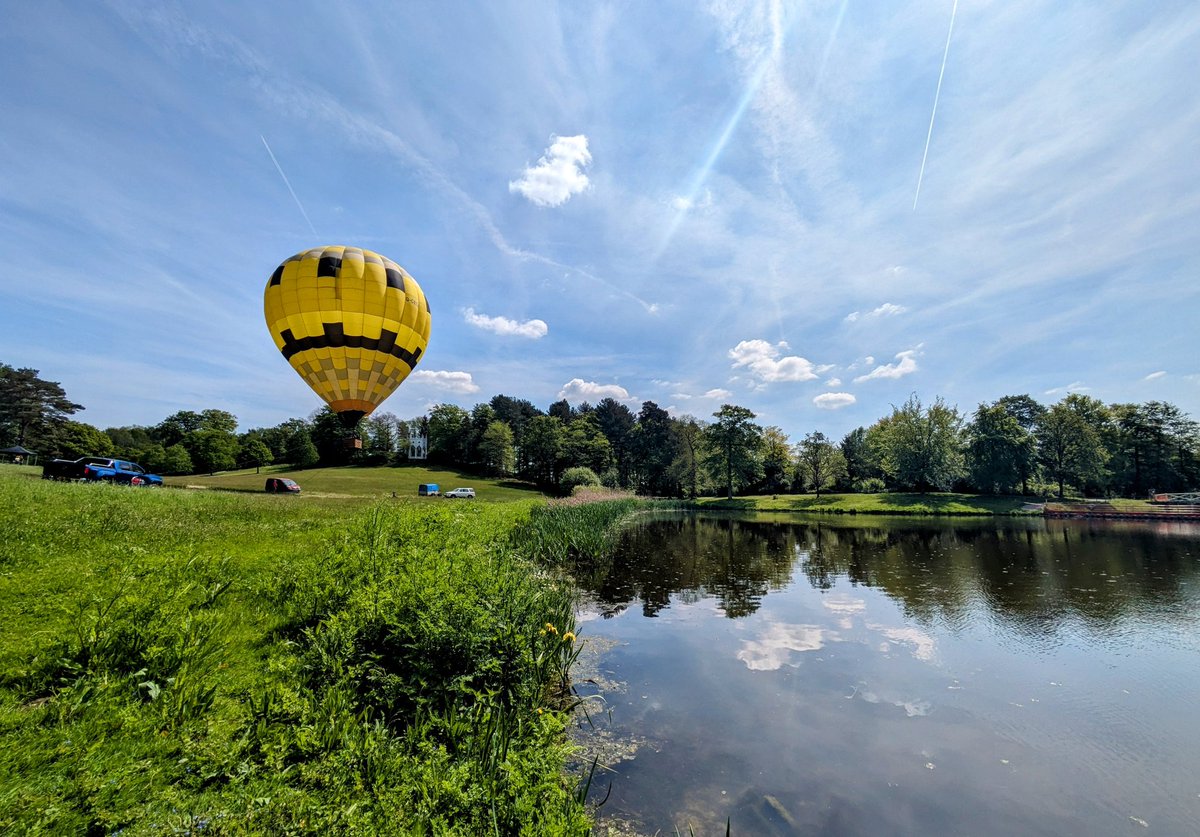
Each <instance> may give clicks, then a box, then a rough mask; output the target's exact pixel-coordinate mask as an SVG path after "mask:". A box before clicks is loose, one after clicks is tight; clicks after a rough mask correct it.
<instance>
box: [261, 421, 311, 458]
mask: <svg viewBox="0 0 1200 837" xmlns="http://www.w3.org/2000/svg"><path fill="white" fill-rule="evenodd" d="M307 432H308V422H307V421H305V420H304V419H302V418H292V419H288V420H287V421H285V422H282V423H281V424H277V425H276V426H275V427H267V428H263V429H261V430H259V431H258V438H260V439H262V440H263V441H264V442H266V444H267V447H269V448H270V449H271V456H273V457H274V459H275V461H276V462H290V461H291V460H290V459H289V458H288V443H289V442H291V440H292V437H293V436H295V435H296V434H297V433H307Z"/></svg>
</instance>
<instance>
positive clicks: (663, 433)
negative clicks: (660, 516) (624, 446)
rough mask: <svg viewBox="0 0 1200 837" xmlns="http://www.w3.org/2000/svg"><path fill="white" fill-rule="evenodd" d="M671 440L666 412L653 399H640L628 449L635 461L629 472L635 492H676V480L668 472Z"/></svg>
mask: <svg viewBox="0 0 1200 837" xmlns="http://www.w3.org/2000/svg"><path fill="white" fill-rule="evenodd" d="M675 444H676V437H675V434H674V432H673V428H672V425H671V416H670V414H669V413H667V411H666V410H664V409H663V408H662V407H659V406H658V405H657V404H655V403H654V402H653V401H646V402H644V403H643V404H642V409H641V412H639V413H638V417H637V423H636V424H635V425H634V427H633V431H632V432H631V433H630V435H629V449H630V452H631V454H632V457H633V462H634V463H635V464H634V465H633V467H631V468H630V472H631V474H632V475H633V478H634V483H635V487H636V488H637V490H638V492H639V493H641V494H650V495H656V496H669V495H674V494H677V493H678V483H676V482H675V480H674V479H672V475H671V462H672V461H673V460H674V459H675Z"/></svg>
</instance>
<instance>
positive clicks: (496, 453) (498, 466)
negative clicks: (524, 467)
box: [479, 421, 516, 477]
mask: <svg viewBox="0 0 1200 837" xmlns="http://www.w3.org/2000/svg"><path fill="white" fill-rule="evenodd" d="M479 457H480V460H481V461H482V463H483V466H484V468H485V469H486V470H487V472H488V473H489V474H494V475H495V476H499V477H503V476H507V475H508V474H511V473H512V472H513V470H514V469H515V468H516V455H515V453H514V451H513V432H512V428H510V427H509V426H508V425H507V424H505V423H504V422H502V421H493V422H492V423H491V424H489V425H488V426H487V430H485V431H484V432H483V438H482V439H481V440H480V442H479Z"/></svg>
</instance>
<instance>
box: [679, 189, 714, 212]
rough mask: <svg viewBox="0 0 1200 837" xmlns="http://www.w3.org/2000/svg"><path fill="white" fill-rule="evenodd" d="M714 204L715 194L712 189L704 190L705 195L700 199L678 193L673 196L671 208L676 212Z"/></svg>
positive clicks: (703, 207) (705, 207) (704, 207)
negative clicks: (713, 194)
mask: <svg viewBox="0 0 1200 837" xmlns="http://www.w3.org/2000/svg"><path fill="white" fill-rule="evenodd" d="M712 205H713V196H712V190H711V189H705V190H704V196H703V197H701V198H700V199H699V200H694V199H692V198H687V197H684V196H683V195H676V196H675V197H673V198H671V208H672V209H674V210H675V211H676V212H687V211H689V210H693V209H708V208H710V207H711V206H712Z"/></svg>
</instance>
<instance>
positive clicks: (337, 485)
mask: <svg viewBox="0 0 1200 837" xmlns="http://www.w3.org/2000/svg"><path fill="white" fill-rule="evenodd" d="M267 477H288V478H289V479H293V480H295V481H296V482H297V483H299V485H300V488H301V489H302V491H301V495H300V496H301V499H303V498H304V497H305V496H308V497H314V496H319V495H328V496H327V497H326V499H338V498H339V497H340V498H342V499H345V498H351V497H353V498H382V497H388V498H390V497H391V496H392V492H395V493H396V496H397V497H398V498H400V497H414V498H415V497H416V496H417V486H418V485H421V484H422V483H431V482H432V483H437V484H438V485H439V486H440V487H441V490H442V491H443V492H445V491H449V490H451V489H453V488H459V487H466V488H474V489H475V497H476V499H477V500H483V501H493V502H511V501H514V500H531V499H537V498H539V497H541V496H542V493H541V492H540V491H538V490H537V488H536V487H534V486H533V485H531V484H529V483H524V482H518V481H516V480H507V479H492V478H489V477H480V476H476V475H473V474H465V473H463V472H461V471H447V470H441V469H437V468H424V467H421V466H419V465H402V466H398V467H390V466H379V467H358V466H354V465H348V466H344V467H340V468H308V469H305V470H296V469H294V468H290V467H288V466H286V465H272V466H267V467H264V468H263V469H262V472H261V473H256V472H255V470H254V469H253V468H247V469H245V470H241V471H221V472H219V473H217V474H216V475H214V476H209V475H207V474H193V475H191V476H186V477H165V478H164V480H163V482H164V483H165V484H166V485H167V486H168V487H172V488H207V489H222V490H225V491H246V492H257V493H263V485H264V483H266V480H267ZM422 499H425V498H422Z"/></svg>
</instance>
